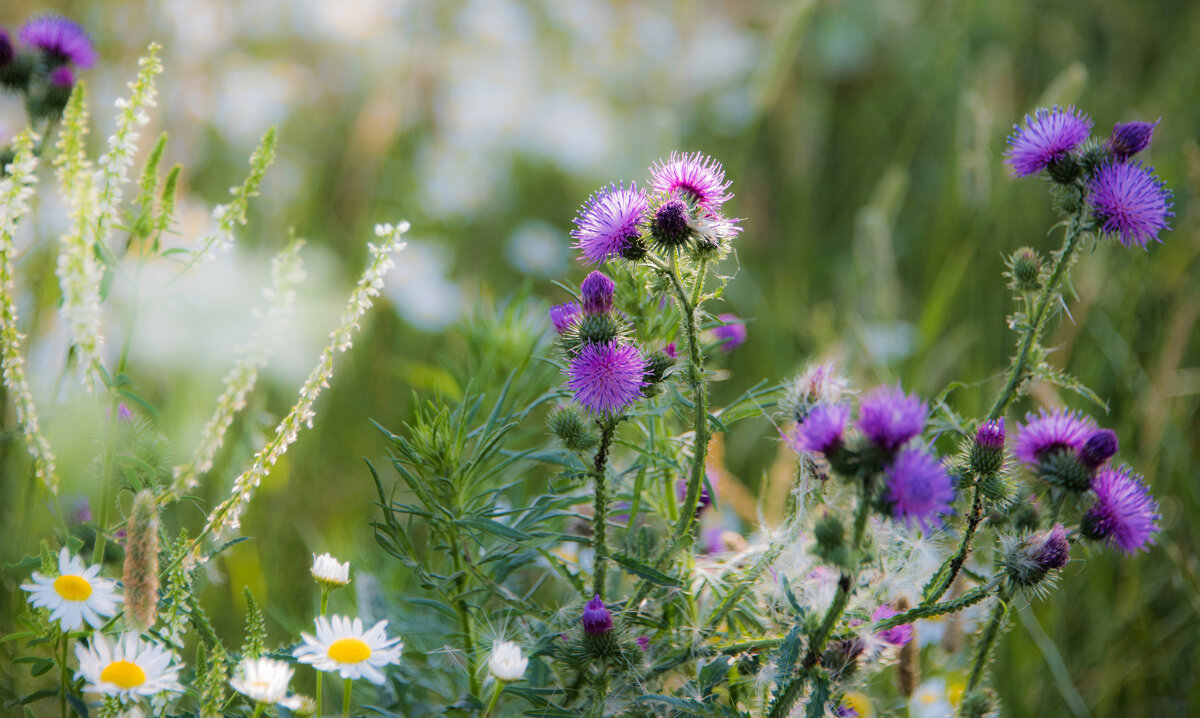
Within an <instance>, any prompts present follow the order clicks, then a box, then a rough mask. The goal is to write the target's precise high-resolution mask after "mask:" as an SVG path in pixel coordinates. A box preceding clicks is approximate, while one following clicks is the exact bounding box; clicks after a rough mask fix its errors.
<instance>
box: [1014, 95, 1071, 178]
mask: <svg viewBox="0 0 1200 718" xmlns="http://www.w3.org/2000/svg"><path fill="white" fill-rule="evenodd" d="M1013 129H1014V130H1015V132H1014V133H1013V134H1012V135H1011V136H1010V137H1009V138H1008V149H1007V150H1006V151H1005V153H1004V154H1005V157H1006V161H1007V162H1008V165H1009V167H1010V168H1012V174H1013V175H1014V176H1016V177H1027V176H1029V175H1033V174H1037V173H1038V172H1040V171H1042V170H1043V169H1046V168H1047V167H1049V166H1050V165H1052V164H1055V163H1057V162H1060V161H1062V160H1064V159H1066V158H1067V156H1068V155H1070V153H1071V151H1072V150H1074V149H1075V148H1076V147H1079V146H1080V145H1082V144H1083V143H1084V142H1085V141H1087V138H1088V137H1089V136H1090V135H1091V132H1092V119H1091V118H1090V117H1088V116H1087V115H1086V114H1084V113H1083V112H1080V111H1078V110H1076V109H1075V108H1074V107H1068V108H1066V109H1062V108H1059V107H1054V108H1051V109H1046V108H1044V107H1043V108H1040V109H1038V110H1037V111H1036V112H1034V114H1033V116H1032V117H1030V116H1029V115H1025V126H1024V127H1021V126H1019V125H1013Z"/></svg>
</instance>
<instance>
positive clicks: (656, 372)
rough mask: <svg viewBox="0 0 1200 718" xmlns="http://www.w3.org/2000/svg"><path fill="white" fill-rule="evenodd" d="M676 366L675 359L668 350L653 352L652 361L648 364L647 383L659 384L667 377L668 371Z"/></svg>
mask: <svg viewBox="0 0 1200 718" xmlns="http://www.w3.org/2000/svg"><path fill="white" fill-rule="evenodd" d="M673 366H675V357H674V356H673V355H671V354H668V353H667V350H666V349H662V350H660V351H656V352H652V353H651V354H650V361H648V362H646V383H647V384H658V383H659V382H661V381H662V380H663V377H664V376H666V374H667V370H668V369H670V368H671V367H673Z"/></svg>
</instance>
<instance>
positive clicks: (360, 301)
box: [192, 222, 409, 557]
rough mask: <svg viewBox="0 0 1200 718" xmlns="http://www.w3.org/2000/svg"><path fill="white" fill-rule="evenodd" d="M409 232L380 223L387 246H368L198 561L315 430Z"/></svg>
mask: <svg viewBox="0 0 1200 718" xmlns="http://www.w3.org/2000/svg"><path fill="white" fill-rule="evenodd" d="M408 227H409V225H408V223H407V222H402V223H401V224H399V225H395V226H393V225H390V224H381V225H378V226H376V227H375V236H377V237H379V238H380V239H381V240H382V242H381V243H379V244H378V245H376V244H369V245H368V247H369V249H370V253H371V257H370V262H369V263H368V265H367V269H366V270H365V271H364V272H363V275H362V277H361V278H360V279H359V280H358V284H357V285H356V286H355V288H354V291H353V292H352V293H351V295H350V301H349V302H348V304H347V306H346V309H345V311H344V312H343V313H342V318H341V321H340V322H339V323H338V326H337V328H336V329H334V330H333V332H332V334H330V343H329V345H328V346H327V347H326V348H325V350H324V351H323V352H321V356H320V358H319V359H318V361H317V366H316V367H315V368H314V369H313V370H312V373H310V374H309V376H308V379H307V380H306V381H305V382H304V385H303V386H301V387H300V399H299V401H298V402H296V404H295V405H294V406H293V407H292V409H291V411H289V412H288V414H287V416H285V417H284V418H283V420H282V421H281V422H280V423H279V425H278V426H277V427H276V428H275V436H274V437H273V438H272V439H271V440H270V441H269V442H268V443H267V445H266V446H264V447H263V448H262V449H260V450H259V452H258V453H257V454H256V455H255V456H254V460H253V461H252V462H251V465H250V467H249V468H248V469H246V470H245V471H244V472H242V474H241V475H240V476H238V477H237V479H235V480H234V484H233V491H232V494H231V495H230V497H229V498H227V499H226V500H225V501H223V502H222V503H221V504H220V505H219V506H217V507H216V508H215V509H214V510H213V511H212V512H211V513H209V515H208V520H207V521H206V522H205V525H204V529H203V531H201V533H200V534H199V535H198V536H196V538H195V539H194V540H193V542H192V546H193V554H194V555H195V556H196V557H200V550H201V545H202V541H203V540H204V539H206V538H208V537H209V536H214V537H218V538H221V537H227V536H228V535H229V534H230V533H232V532H235V531H237V530H238V528H239V526H240V525H241V521H240V517H241V513H242V511H243V510H245V508H246V505H247V504H249V503H250V499H251V498H253V496H254V490H255V489H256V488H257V487H258V485H259V483H260V482H261V481H262V479H263V477H264V476H266V475H267V473H268V472H270V470H271V467H272V466H274V465H275V462H276V461H278V459H279V457H280V456H282V455H283V454H284V452H286V451H287V449H288V447H289V446H290V445H291V444H292V443H293V442H295V441H296V438H297V437H298V436H299V434H300V430H301V428H302V427H303V426H308V427H312V422H313V418H314V417H315V416H316V414H315V412H314V410H313V405H314V404H315V403H316V400H317V397H318V396H320V394H321V391H322V390H323V389H325V388H326V387H327V386H329V379H330V378H331V377H332V376H333V358H334V356H336V355H337V354H341V353H344V352H346V351H347V350H348V349H349V348H350V345H351V340H352V338H353V337H354V332H355V331H356V330H358V328H359V326H360V325H359V322H360V321H361V319H362V317H363V315H364V314H366V312H367V310H368V309H370V308H371V305H372V304H373V303H374V298H375V297H377V296H378V295H379V292H380V290H381V289H382V288H383V278H384V276H386V275H387V273H388V271H389V270H390V269H391V268H392V267H394V266H395V262H394V261H393V259H392V254H393V253H395V252H398V251H400V250H401V249H403V248H404V244H405V243H404V242H403V241H402V240H401V237H402V236H403V235H404V233H405V232H407V231H408Z"/></svg>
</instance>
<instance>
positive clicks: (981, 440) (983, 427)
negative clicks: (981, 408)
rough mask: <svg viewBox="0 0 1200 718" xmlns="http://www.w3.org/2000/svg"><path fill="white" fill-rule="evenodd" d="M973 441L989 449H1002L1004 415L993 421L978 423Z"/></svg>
mask: <svg viewBox="0 0 1200 718" xmlns="http://www.w3.org/2000/svg"><path fill="white" fill-rule="evenodd" d="M975 443H977V444H979V445H980V446H982V447H983V448H985V449H987V450H989V451H1002V450H1003V449H1004V417H1000V418H999V419H996V420H995V421H986V422H984V423H982V424H980V425H979V430H978V431H976V432H975Z"/></svg>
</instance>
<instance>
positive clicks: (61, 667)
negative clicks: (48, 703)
mask: <svg viewBox="0 0 1200 718" xmlns="http://www.w3.org/2000/svg"><path fill="white" fill-rule="evenodd" d="M70 642H71V637H70V636H69V635H68V634H66V633H64V634H63V637H62V651H61V652H60V653H59V655H60V656H61V658H60V660H59V664H58V672H59V674H60V675H59V678H60V682H59V696H58V697H59V701H60V704H61V707H62V718H67V644H69V643H70Z"/></svg>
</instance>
